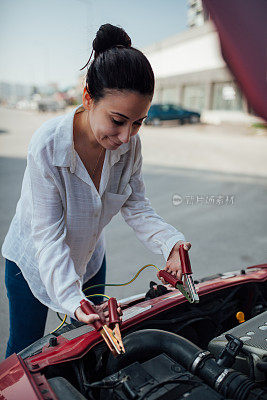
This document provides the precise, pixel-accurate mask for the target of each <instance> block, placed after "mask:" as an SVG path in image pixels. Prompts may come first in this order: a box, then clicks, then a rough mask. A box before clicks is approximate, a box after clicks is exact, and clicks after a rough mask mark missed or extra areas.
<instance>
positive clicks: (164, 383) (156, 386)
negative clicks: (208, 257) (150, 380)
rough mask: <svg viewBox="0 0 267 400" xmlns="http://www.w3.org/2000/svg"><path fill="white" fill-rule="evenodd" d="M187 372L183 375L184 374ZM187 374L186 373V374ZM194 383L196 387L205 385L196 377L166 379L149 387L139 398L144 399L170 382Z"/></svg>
mask: <svg viewBox="0 0 267 400" xmlns="http://www.w3.org/2000/svg"><path fill="white" fill-rule="evenodd" d="M184 375H185V374H183V375H181V376H184ZM185 376H186V375H185ZM179 382H180V383H194V384H195V385H194V387H196V386H200V385H201V386H204V384H203V383H202V382H201V381H196V380H195V379H181V378H180V377H177V378H173V379H166V381H163V382H158V383H157V384H156V385H154V386H152V387H151V388H149V389H148V390H147V391H146V392H145V393H144V394H142V396H141V397H139V398H138V400H144V399H145V398H146V396H147V395H148V394H149V393H151V392H153V391H154V390H155V389H157V388H159V387H161V386H164V385H167V384H168V383H179Z"/></svg>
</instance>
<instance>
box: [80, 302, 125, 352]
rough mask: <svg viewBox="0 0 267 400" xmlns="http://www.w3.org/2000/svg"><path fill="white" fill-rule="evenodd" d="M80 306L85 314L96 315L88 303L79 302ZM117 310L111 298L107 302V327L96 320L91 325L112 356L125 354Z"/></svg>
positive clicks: (115, 303)
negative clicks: (100, 336)
mask: <svg viewBox="0 0 267 400" xmlns="http://www.w3.org/2000/svg"><path fill="white" fill-rule="evenodd" d="M80 304H81V309H82V311H83V312H84V313H85V314H87V315H89V314H97V312H96V310H95V308H94V306H93V305H92V304H91V303H89V301H87V300H81V302H80ZM117 309H118V303H117V300H116V299H115V297H111V298H110V299H109V300H108V311H109V326H107V325H106V324H103V322H102V321H101V320H97V321H95V322H94V323H93V324H92V325H93V326H94V328H95V329H96V330H97V331H98V332H99V333H100V334H101V335H102V337H103V339H104V340H105V342H106V343H107V345H108V347H109V349H110V351H111V352H112V354H113V355H114V356H117V355H118V354H123V353H125V349H124V346H123V343H122V338H121V333H120V316H119V314H118V310H117Z"/></svg>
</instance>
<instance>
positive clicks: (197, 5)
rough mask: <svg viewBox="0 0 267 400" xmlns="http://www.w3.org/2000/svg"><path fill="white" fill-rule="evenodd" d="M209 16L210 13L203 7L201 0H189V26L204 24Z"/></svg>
mask: <svg viewBox="0 0 267 400" xmlns="http://www.w3.org/2000/svg"><path fill="white" fill-rule="evenodd" d="M208 18H209V17H208V13H207V11H206V10H205V9H203V6H202V1H201V0H188V12H187V25H188V27H189V28H193V27H194V26H202V25H203V24H204V22H205V21H207V20H208Z"/></svg>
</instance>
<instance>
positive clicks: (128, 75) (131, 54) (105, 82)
mask: <svg viewBox="0 0 267 400" xmlns="http://www.w3.org/2000/svg"><path fill="white" fill-rule="evenodd" d="M93 51H94V52H95V54H94V59H93V61H92V62H91V64H90V65H89V67H88V70H87V74H86V89H87V91H88V93H89V94H90V96H91V98H92V99H93V100H94V101H95V102H97V101H98V100H100V99H101V98H103V97H104V96H105V94H106V90H108V89H117V90H130V91H135V92H138V93H140V94H143V95H147V96H149V97H151V99H152V97H153V93H154V85H155V79H154V73H153V70H152V68H151V65H150V63H149V61H148V59H147V58H146V56H145V55H144V54H143V53H142V52H141V51H140V50H137V49H135V48H134V47H132V46H131V39H130V37H129V36H128V35H127V33H126V32H125V31H124V30H123V29H122V28H120V27H117V26H114V25H111V24H105V25H101V26H100V28H99V30H98V31H97V34H96V38H95V39H94V41H93V50H92V53H91V56H90V58H89V60H88V62H87V63H86V65H85V66H84V67H83V68H81V70H82V69H84V68H85V67H86V66H87V65H88V64H89V62H90V59H91V57H92V54H93Z"/></svg>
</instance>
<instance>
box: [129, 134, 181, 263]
mask: <svg viewBox="0 0 267 400" xmlns="http://www.w3.org/2000/svg"><path fill="white" fill-rule="evenodd" d="M129 184H130V186H131V189H132V193H131V195H130V197H129V198H128V199H127V201H126V202H125V203H124V205H123V207H122V209H121V214H122V216H123V218H124V219H125V221H126V222H127V224H128V225H129V226H131V228H132V229H133V230H134V232H135V234H136V236H137V237H138V239H139V240H140V241H141V242H142V243H143V244H144V245H145V246H146V247H147V248H148V249H149V250H151V251H152V252H154V253H156V254H162V255H163V256H164V258H165V260H167V259H168V257H169V254H170V252H171V250H172V248H173V246H174V245H175V244H176V243H177V242H178V241H179V240H185V237H184V235H183V234H182V233H181V232H179V231H178V230H177V229H175V228H174V227H173V226H172V225H170V224H168V223H166V222H165V221H164V220H163V219H162V218H161V217H160V216H159V215H158V214H157V213H156V212H155V210H154V209H153V208H152V207H151V203H150V201H149V199H148V198H147V197H146V196H145V184H144V180H143V176H142V153H141V141H140V138H139V136H137V141H136V147H135V161H134V167H133V173H132V176H131V179H130V182H129Z"/></svg>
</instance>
